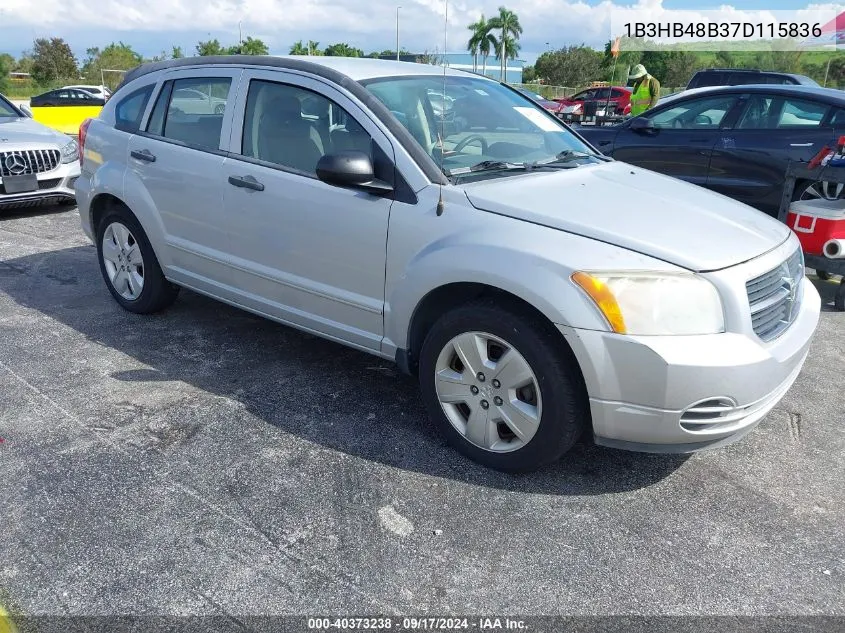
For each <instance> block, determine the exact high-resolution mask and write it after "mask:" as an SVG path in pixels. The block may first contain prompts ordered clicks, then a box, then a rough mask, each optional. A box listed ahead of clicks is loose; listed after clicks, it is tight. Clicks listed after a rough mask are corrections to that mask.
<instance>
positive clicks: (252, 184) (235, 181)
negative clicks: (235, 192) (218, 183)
mask: <svg viewBox="0 0 845 633" xmlns="http://www.w3.org/2000/svg"><path fill="white" fill-rule="evenodd" d="M229 184H230V185H234V186H235V187H243V188H244V189H252V190H254V191H264V185H263V184H261V183H260V182H258V181H257V180H256V179H255V178H253V177H252V176H229Z"/></svg>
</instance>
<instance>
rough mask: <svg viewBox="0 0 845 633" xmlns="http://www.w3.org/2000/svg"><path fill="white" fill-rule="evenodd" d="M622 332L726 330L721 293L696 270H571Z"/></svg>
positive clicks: (702, 332)
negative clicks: (663, 271)
mask: <svg viewBox="0 0 845 633" xmlns="http://www.w3.org/2000/svg"><path fill="white" fill-rule="evenodd" d="M572 281H574V282H575V283H576V284H577V285H578V287H580V288H581V289H582V290H583V291H584V292H585V293H586V294H587V296H588V297H590V299H591V300H592V301H593V303H594V304H595V305H596V307H597V308H598V309H599V311H600V312H601V313H602V315H604V318H605V319H606V320H607V323H608V325H609V326H610V327H611V329H612V330H613V331H614V332H617V333H619V334H633V335H643V336H645V335H668V334H718V333H719V332H724V331H725V316H724V311H723V309H722V301H721V299H720V298H719V293H718V291H717V290H716V288H715V287H714V286H713V284H711V283H710V282H709V281H707V280H706V279H704V278H703V277H700V276H698V275H695V274H692V273H677V274H673V273H657V272H655V273H649V272H644V273H624V272H590V273H586V272H580V271H579V272H576V273H574V274H573V275H572Z"/></svg>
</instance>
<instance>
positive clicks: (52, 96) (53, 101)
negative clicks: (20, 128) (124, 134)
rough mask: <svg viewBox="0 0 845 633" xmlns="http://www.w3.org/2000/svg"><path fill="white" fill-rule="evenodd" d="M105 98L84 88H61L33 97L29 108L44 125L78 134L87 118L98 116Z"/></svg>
mask: <svg viewBox="0 0 845 633" xmlns="http://www.w3.org/2000/svg"><path fill="white" fill-rule="evenodd" d="M105 103H106V102H105V100H104V99H102V98H100V97H96V96H94V95H92V94H90V93H88V92H85V91H84V90H78V89H73V88H60V89H58V90H51V91H49V92H45V93H44V94H40V95H38V96H37V97H32V99H30V100H29V108H30V110H32V118H33V119H35V120H36V121H38V122H39V123H43V124H44V125H46V126H48V127H51V128H53V129H54V130H58V131H59V132H64V133H65V134H73V135H75V134H77V133H78V132H79V126H80V125H81V124H82V122H83V121H84V120H85V119H89V118H96V117H97V116H98V115H99V114H100V110H102V109H103V106H104V105H105Z"/></svg>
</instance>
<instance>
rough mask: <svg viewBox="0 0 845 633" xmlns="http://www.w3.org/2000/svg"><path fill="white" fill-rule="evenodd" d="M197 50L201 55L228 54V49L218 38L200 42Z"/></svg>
mask: <svg viewBox="0 0 845 633" xmlns="http://www.w3.org/2000/svg"><path fill="white" fill-rule="evenodd" d="M196 51H197V55H200V56H201V57H207V56H209V55H225V54H226V49H225V48H223V46H221V44H220V42H219V41H218V40H217V39H216V38H215V39H213V40H208V41H205V42H198V43H197V46H196Z"/></svg>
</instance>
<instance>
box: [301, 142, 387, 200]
mask: <svg viewBox="0 0 845 633" xmlns="http://www.w3.org/2000/svg"><path fill="white" fill-rule="evenodd" d="M373 172H374V169H373V161H372V160H371V159H370V157H369V155H368V154H366V153H365V152H361V151H359V150H345V151H341V152H335V153H334V154H326V155H325V156H323V157H322V158H320V160H319V161H318V162H317V178H319V179H320V180H322V181H323V182H325V183H328V184H330V185H337V186H340V187H358V188H361V189H365V190H367V191H371V192H373V193H378V192H389V191H393V187H391V186H390V185H389V184H388V183H386V182H384V181H382V180H378V179H376V177H375V174H374V173H373Z"/></svg>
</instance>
